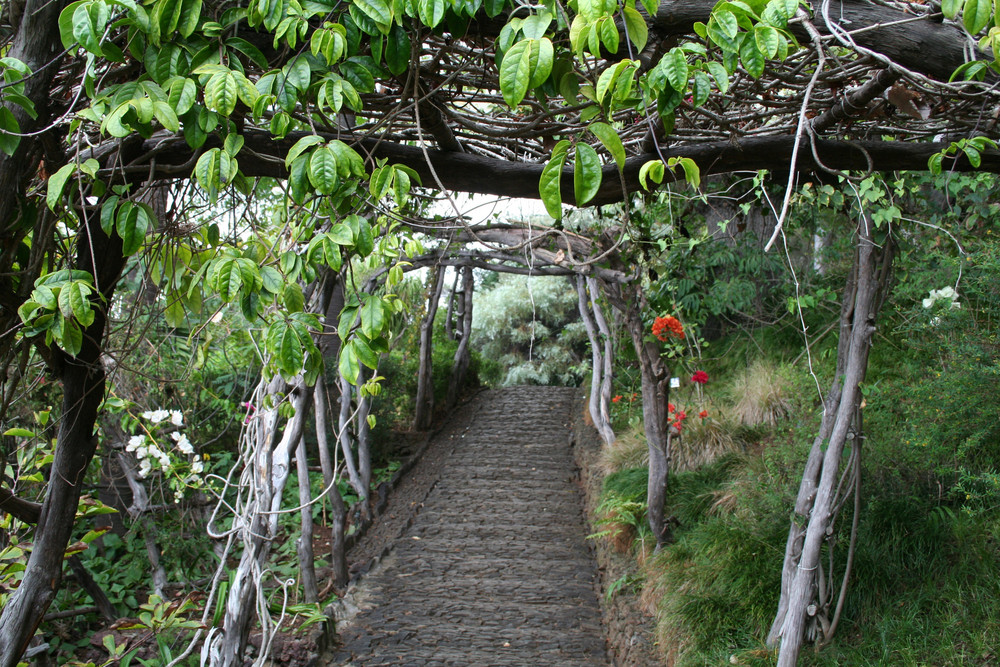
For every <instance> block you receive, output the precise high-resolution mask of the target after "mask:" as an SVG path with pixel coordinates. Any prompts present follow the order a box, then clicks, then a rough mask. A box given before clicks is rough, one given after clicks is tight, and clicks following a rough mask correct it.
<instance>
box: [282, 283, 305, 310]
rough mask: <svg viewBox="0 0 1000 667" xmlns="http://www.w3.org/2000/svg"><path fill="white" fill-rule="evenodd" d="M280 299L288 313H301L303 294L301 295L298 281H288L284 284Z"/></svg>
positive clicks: (303, 306) (303, 302) (303, 305)
mask: <svg viewBox="0 0 1000 667" xmlns="http://www.w3.org/2000/svg"><path fill="white" fill-rule="evenodd" d="M282 301H283V302H284V304H285V308H286V309H287V310H288V312H290V313H301V312H302V311H303V310H304V309H305V305H306V300H305V296H303V294H302V288H301V287H299V284H298V283H289V284H288V285H286V286H285V293H284V295H283V297H282Z"/></svg>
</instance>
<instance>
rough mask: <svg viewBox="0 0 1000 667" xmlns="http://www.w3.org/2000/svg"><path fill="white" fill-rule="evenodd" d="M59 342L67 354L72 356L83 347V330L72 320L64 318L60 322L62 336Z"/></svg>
mask: <svg viewBox="0 0 1000 667" xmlns="http://www.w3.org/2000/svg"><path fill="white" fill-rule="evenodd" d="M59 344H60V346H61V347H62V349H64V350H66V352H67V354H69V355H70V356H72V357H75V356H76V355H78V354H80V350H81V349H83V331H81V330H80V327H79V326H77V324H76V322H74V321H73V320H64V321H63V323H62V336H61V337H60V340H59Z"/></svg>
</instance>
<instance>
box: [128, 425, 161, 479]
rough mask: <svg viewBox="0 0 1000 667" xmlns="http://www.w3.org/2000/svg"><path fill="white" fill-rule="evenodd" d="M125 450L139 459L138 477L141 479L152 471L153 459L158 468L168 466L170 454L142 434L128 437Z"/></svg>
mask: <svg viewBox="0 0 1000 667" xmlns="http://www.w3.org/2000/svg"><path fill="white" fill-rule="evenodd" d="M125 451H126V452H132V453H134V454H135V458H136V460H138V461H139V477H142V478H143V479H145V478H146V477H148V476H149V473H150V472H152V470H153V461H154V460H155V461H156V462H158V463H159V466H160V468H164V469H165V468H169V467H170V456H169V455H168V454H167V453H166V452H165V451H163V450H162V449H160V448H159V447H157V446H156V443H155V442H153V441H152V440H149V438H147V437H146V436H144V435H133V436H132V437H131V438H129V441H128V444H127V445H126V446H125Z"/></svg>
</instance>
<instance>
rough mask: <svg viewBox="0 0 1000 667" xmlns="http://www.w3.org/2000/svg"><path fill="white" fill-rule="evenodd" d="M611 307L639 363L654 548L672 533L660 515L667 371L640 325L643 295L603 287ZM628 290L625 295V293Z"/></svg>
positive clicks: (666, 461)
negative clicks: (616, 310) (618, 315)
mask: <svg viewBox="0 0 1000 667" xmlns="http://www.w3.org/2000/svg"><path fill="white" fill-rule="evenodd" d="M605 289H606V294H607V295H608V298H609V301H610V302H611V304H612V305H613V306H614V307H615V308H617V309H618V310H619V311H620V312H621V314H622V319H623V322H624V325H625V329H626V330H627V331H628V333H629V337H631V339H632V346H633V347H634V348H635V355H636V357H637V358H638V360H639V371H640V375H641V384H642V416H643V430H644V433H645V435H646V445H647V447H648V449H649V479H648V487H647V491H646V494H647V495H646V498H647V501H648V503H649V509H648V517H649V527H650V529H651V530H652V531H653V537H654V538H656V545H657V547H660V546H663V545H665V544H669V543H670V542H672V541H673V530H672V528H671V525H670V521H668V520H667V517H666V515H665V512H664V507H663V504H664V501H665V499H666V495H667V479H668V475H669V472H670V438H671V435H670V412H669V409H668V404H669V401H670V370H669V369H668V368H667V367H666V365H665V364H664V363H663V358H662V357H661V356H660V348H659V346H658V345H657V344H656V343H655V342H654V341H650V340H646V339H647V335H646V327H645V326H644V325H643V323H642V311H643V309H644V307H645V305H646V304H645V294H644V293H643V292H642V289H641V288H639V287H636V286H628V287H626V288H622V287H620V286H618V285H611V286H605ZM626 289H627V290H628V292H627V293H626V291H625V290H626Z"/></svg>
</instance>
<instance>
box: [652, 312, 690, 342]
mask: <svg viewBox="0 0 1000 667" xmlns="http://www.w3.org/2000/svg"><path fill="white" fill-rule="evenodd" d="M653 335H654V336H656V337H657V338H659V339H660V340H667V339H668V338H670V337H671V336H673V337H674V338H684V325H683V324H681V321H680V320H678V319H677V318H676V317H673V316H671V315H667V316H666V317H657V318H656V319H655V320H653Z"/></svg>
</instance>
